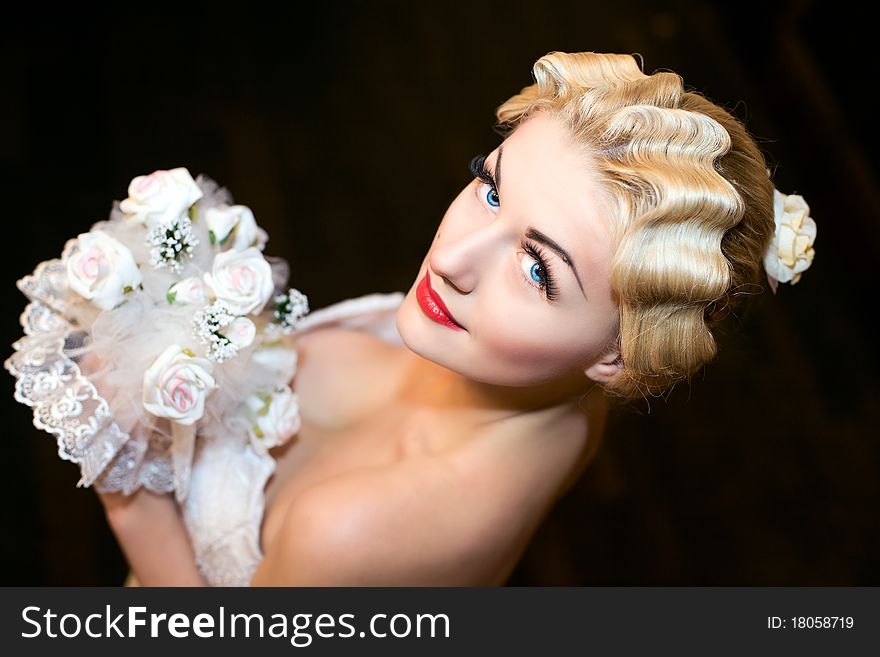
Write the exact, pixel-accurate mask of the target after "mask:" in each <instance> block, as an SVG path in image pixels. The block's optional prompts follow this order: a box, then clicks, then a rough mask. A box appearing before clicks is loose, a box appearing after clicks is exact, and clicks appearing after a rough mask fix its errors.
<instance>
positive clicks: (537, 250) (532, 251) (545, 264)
mask: <svg viewBox="0 0 880 657" xmlns="http://www.w3.org/2000/svg"><path fill="white" fill-rule="evenodd" d="M468 168H469V169H470V172H471V174H472V175H473V176H474V178H477V179H478V180H480V181H481V182H483V183H485V184H486V185H490V186H491V187H492V189H493V190H494V191H495V195H496V196H497V197H498V198H499V204H500V198H501V196H500V195H499V194H498V188H497V187H496V186H495V179H494V178H493V177H492V174H491V173H490V172H489V170H488V169H487V168H486V156H485V155H477V156H476V157H474V158H473V159H471V162H470V165H469V166H468ZM520 246H521V248H522V249H523V251H525V252H526V253H527V254H528V255H529V256H530V257H531V258H533V259H534V260H536V261H537V263H538V264H539V265H540V267H541V270H542V271H543V272H544V283H543V284H541V285H535V284H534V283H533V282H531V281H529V280H528V279H525V276H523V278H524V279H525V280H526V283H528V284H529V285H530V286H531V287H533V288H537V289H539V290H541V291H542V292H543V293H544V296H546V297H547V300H548V301H555V300H556V299H557V298H558V297H559V293H558V292H557V291H556V283H555V278H554V276H553V273H552V271H551V269H550V261H549V260H548V259H547V257H546V255H545V253H544V250H543V249H542V248H541V247H540V246H539V245H537V244H535V243H534V242H530V241H529V240H523V242H522V244H521V245H520Z"/></svg>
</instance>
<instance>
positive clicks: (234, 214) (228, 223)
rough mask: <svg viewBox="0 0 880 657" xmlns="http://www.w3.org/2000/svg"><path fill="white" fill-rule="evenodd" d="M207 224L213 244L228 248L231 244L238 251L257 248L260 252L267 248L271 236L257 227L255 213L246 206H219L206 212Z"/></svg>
mask: <svg viewBox="0 0 880 657" xmlns="http://www.w3.org/2000/svg"><path fill="white" fill-rule="evenodd" d="M205 224H206V225H207V226H208V234H209V235H210V237H211V244H219V245H221V246H226V245H228V244H230V239H231V246H232V248H233V249H234V250H236V251H244V250H245V249H246V248H248V247H251V246H255V247H257V248H258V249H260V251H262V250H263V248H264V247H265V246H266V241H267V240H268V239H269V236H268V235H267V234H266V231H264V230H263V229H262V228H260V227H259V226H257V221H256V219H254V213H253V212H252V211H251V209H250V208H249V207H247V206H246V205H219V206H217V207H214V208H209V209H208V210H206V211H205Z"/></svg>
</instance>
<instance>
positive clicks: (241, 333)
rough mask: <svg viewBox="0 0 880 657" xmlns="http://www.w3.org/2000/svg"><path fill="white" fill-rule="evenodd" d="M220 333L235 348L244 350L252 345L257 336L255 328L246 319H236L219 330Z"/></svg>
mask: <svg viewBox="0 0 880 657" xmlns="http://www.w3.org/2000/svg"><path fill="white" fill-rule="evenodd" d="M221 332H222V333H223V335H224V336H226V337H227V338H228V339H229V340H230V341H231V342H232V343H233V344H234V345H235V346H236V347H238V348H239V349H244V348H245V347H248V346H250V345H251V343H253V341H254V337H256V335H257V327H256V325H255V324H254V323H253V322H252V321H251V320H249V319H248V318H247V317H236V318H235V319H234V320H232V322H230V323H229V325H228V326H226V327H224V328H223V329H221Z"/></svg>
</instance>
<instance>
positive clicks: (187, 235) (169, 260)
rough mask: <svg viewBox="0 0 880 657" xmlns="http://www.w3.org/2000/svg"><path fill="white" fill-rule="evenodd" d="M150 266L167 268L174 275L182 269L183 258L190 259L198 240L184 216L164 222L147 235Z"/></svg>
mask: <svg viewBox="0 0 880 657" xmlns="http://www.w3.org/2000/svg"><path fill="white" fill-rule="evenodd" d="M147 243H148V244H150V245H152V247H153V248H152V249H150V264H151V265H153V267H155V268H156V269H161V268H163V267H169V268H170V269H171V270H172V271H173V272H174V273H180V271H181V270H182V269H183V264H182V263H181V259H182V258H183V256H187V257H189V258H192V256H193V249H194V248H195V247H196V246H198V244H199V239H198V238H197V237H196V236H195V235H194V234H193V232H192V221H191V220H190V218H189V217H188V216H186V215H181V216H180V217H179V218H177V219H172V220H170V221H167V222H164V223H161V224H159V225H158V226H156V227H155V228H153V229H152V230H150V231H149V232H148V233H147Z"/></svg>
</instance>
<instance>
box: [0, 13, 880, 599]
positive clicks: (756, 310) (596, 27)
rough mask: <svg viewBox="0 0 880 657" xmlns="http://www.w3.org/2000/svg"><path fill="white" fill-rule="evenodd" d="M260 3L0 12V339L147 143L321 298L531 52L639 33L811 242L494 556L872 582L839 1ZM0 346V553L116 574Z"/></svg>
mask: <svg viewBox="0 0 880 657" xmlns="http://www.w3.org/2000/svg"><path fill="white" fill-rule="evenodd" d="M251 6H252V7H253V8H252V9H251V10H250V11H248V12H244V11H243V10H241V9H239V10H238V11H236V12H235V13H229V12H227V11H226V10H224V9H221V8H220V5H214V4H207V5H204V6H201V7H199V6H198V5H192V4H187V7H188V8H187V9H181V8H179V7H178V8H175V9H173V10H171V9H169V10H167V11H164V12H163V11H162V10H160V9H158V8H157V6H155V5H149V9H146V8H144V7H141V6H138V7H137V8H136V9H130V10H106V11H105V12H100V11H98V10H91V9H90V10H79V9H77V10H76V11H73V10H70V9H67V10H64V12H62V13H58V11H57V10H51V9H49V8H48V7H43V6H40V7H38V8H35V9H31V10H28V11H26V12H25V13H24V14H20V15H19V16H17V17H8V18H7V19H5V20H4V21H3V23H2V26H0V37H2V40H0V44H2V45H0V76H2V77H0V79H2V91H0V93H2V101H0V167H2V178H0V180H2V185H3V197H2V198H3V206H2V207H3V212H4V217H3V223H2V225H3V227H4V229H5V231H4V233H3V239H2V241H0V244H2V245H3V249H4V255H5V257H4V258H3V259H2V260H3V262H4V267H5V269H4V279H3V280H5V281H6V282H5V284H4V285H5V287H3V288H2V292H0V298H2V300H3V309H4V312H3V315H2V318H3V319H2V322H0V328H2V335H0V338H2V341H3V344H7V345H11V343H12V342H13V341H14V340H15V339H16V338H17V337H18V336H19V335H20V334H21V329H20V326H19V325H18V322H17V320H18V315H19V313H20V312H21V310H22V309H23V308H24V305H25V303H26V301H25V298H24V297H23V296H22V295H21V293H20V292H18V290H17V289H16V288H15V287H14V282H15V280H16V279H18V278H20V277H21V276H23V275H25V274H27V273H30V272H31V271H32V270H33V268H34V266H35V265H36V264H37V263H38V262H40V261H42V260H46V259H49V258H54V257H58V256H59V255H60V253H61V248H62V246H63V244H64V241H65V240H66V239H67V238H69V237H72V236H74V235H75V234H77V233H79V232H84V231H86V230H88V228H89V227H90V226H91V225H92V223H94V222H95V221H98V220H102V219H106V218H107V216H108V214H109V211H110V204H111V201H112V200H113V199H122V198H125V196H126V195H127V185H128V183H129V181H130V180H131V179H132V178H133V177H134V176H136V175H140V174H145V173H149V172H151V171H153V170H155V169H157V168H172V167H176V166H186V167H187V168H188V169H189V170H190V172H192V174H193V175H194V176H195V175H196V174H198V173H205V174H207V175H209V176H211V177H212V178H214V179H215V180H217V181H218V182H219V183H220V184H221V185H224V186H226V187H228V188H229V189H230V190H231V191H232V193H233V194H234V196H235V201H236V202H238V203H244V204H246V205H248V206H250V207H251V208H252V209H253V210H254V213H255V215H256V218H257V220H258V222H259V223H260V224H261V225H262V226H264V227H265V228H266V229H267V231H268V232H269V234H270V236H271V239H270V242H269V246H268V247H267V249H266V253H267V254H273V255H283V256H285V257H286V258H288V259H289V261H290V263H291V267H292V282H293V283H294V284H295V285H296V287H298V288H299V289H301V290H303V291H305V292H306V293H307V294H308V295H309V300H310V303H311V306H312V308H320V307H323V306H325V305H328V304H330V303H333V302H335V301H339V300H341V299H344V298H349V297H353V296H357V295H361V294H366V293H370V292H377V291H379V292H390V291H394V290H402V291H405V290H407V289H408V288H409V286H410V285H411V283H412V278H413V276H414V274H415V272H416V271H417V268H418V265H419V263H420V262H421V259H422V257H423V255H424V253H425V251H426V250H427V248H428V247H429V245H430V242H431V239H432V238H433V235H434V230H435V227H436V225H437V223H438V222H439V221H440V219H441V218H442V216H443V213H444V211H445V209H446V207H447V206H448V204H449V203H450V202H451V201H452V199H453V198H454V197H455V195H456V194H457V193H458V192H459V191H460V189H461V188H462V187H463V186H464V185H466V184H467V183H468V181H469V179H470V176H469V174H468V172H467V163H468V161H469V160H470V158H471V157H472V156H474V155H476V154H478V153H485V152H487V151H488V150H490V149H491V148H494V146H495V145H496V144H497V143H498V139H499V138H498V136H497V135H496V134H495V133H494V132H493V131H492V129H491V125H492V122H493V120H494V115H493V110H494V108H495V107H496V106H497V105H499V104H500V103H501V102H503V101H504V100H505V99H506V98H507V97H509V96H510V95H512V94H513V93H516V92H517V91H519V89H520V88H521V87H523V86H525V85H527V84H529V83H530V82H531V77H530V71H531V66H532V64H533V63H534V61H535V60H536V59H538V58H539V57H540V56H541V55H543V54H546V53H547V52H550V51H552V50H562V51H581V50H592V51H598V52H621V53H640V54H641V55H642V56H643V58H644V68H645V72H646V73H651V72H654V71H656V70H658V69H664V70H673V71H675V72H676V73H679V74H681V75H682V76H683V78H684V80H685V83H686V85H688V86H689V87H692V88H696V89H698V90H700V91H702V92H703V93H704V94H705V95H707V96H708V97H709V98H711V99H713V100H715V101H716V102H718V103H719V104H722V105H724V106H725V107H727V108H728V109H730V110H731V111H733V112H734V113H735V114H736V115H737V116H738V117H739V118H741V119H742V120H744V121H745V122H746V125H747V126H748V127H749V129H750V131H751V132H752V133H753V134H754V135H755V136H756V138H757V139H758V141H759V144H760V145H761V147H762V149H763V150H764V152H765V153H766V155H767V157H768V160H769V163H770V165H771V167H773V168H774V169H775V174H774V180H775V182H776V184H777V186H778V187H779V189H780V190H781V191H783V192H785V193H800V194H803V195H804V197H805V198H806V199H807V202H808V203H809V204H810V206H811V209H812V215H813V217H814V218H815V219H816V221H817V223H818V226H819V229H818V238H817V241H816V253H817V255H816V260H815V263H814V265H813V267H812V268H811V269H810V270H809V271H808V272H807V273H806V274H805V275H804V278H803V280H802V281H801V282H800V283H798V284H797V285H796V286H787V285H784V286H781V287H780V291H779V294H777V295H776V296H774V295H772V294H770V293H769V291H765V293H764V294H762V295H761V296H760V297H757V298H756V299H755V300H754V303H753V304H752V305H751V306H750V307H749V309H748V310H747V311H745V312H744V313H743V314H741V316H740V318H739V321H738V322H734V323H733V324H729V325H728V327H727V329H725V331H724V334H723V335H722V336H721V338H720V342H721V349H720V356H719V358H718V360H717V361H716V362H715V363H713V364H712V365H711V366H709V367H708V368H707V369H706V370H705V372H704V373H702V374H701V375H700V376H698V377H696V379H695V380H694V381H693V383H692V385H690V386H688V385H680V386H678V387H676V388H675V389H674V390H673V392H672V394H670V395H669V397H668V399H666V400H663V399H657V400H653V401H652V403H651V404H650V409H649V408H648V406H647V405H645V404H641V405H638V406H636V407H635V408H634V409H632V410H630V411H627V412H623V413H620V414H618V415H616V416H615V417H614V418H613V420H612V422H611V425H610V427H609V432H608V437H607V439H606V440H605V443H604V444H603V446H602V450H601V452H600V454H599V456H598V458H597V460H596V462H595V463H594V464H593V465H592V466H591V468H590V469H589V470H588V471H587V473H586V474H585V475H584V476H583V478H582V479H581V481H580V482H579V483H578V484H577V485H576V487H575V488H574V489H573V490H572V492H571V493H570V494H569V495H568V496H567V497H566V498H565V499H564V500H563V501H562V502H561V503H560V504H559V505H558V506H557V508H556V509H555V510H554V511H553V512H552V513H551V514H550V516H549V517H548V518H547V520H546V522H545V523H544V524H543V525H542V527H541V529H540V530H539V532H538V534H537V535H536V537H535V539H534V541H533V543H532V545H531V546H530V548H529V550H528V552H527V553H526V555H525V557H524V558H523V560H522V562H521V563H520V564H519V566H518V567H517V569H516V571H515V572H514V574H513V576H512V578H511V579H510V581H509V584H511V585H557V584H569V585H607V584H622V585H628V584H639V585H678V584H685V585H878V584H880V563H878V551H880V541H878V538H880V532H878V520H877V507H878V501H880V495H878V469H880V468H878V460H880V459H878V456H880V450H878V445H877V440H876V438H875V435H876V431H875V430H872V429H871V428H870V427H871V426H873V425H874V424H875V417H876V413H877V408H878V403H880V388H878V384H877V380H876V376H875V373H876V372H877V370H878V368H877V348H876V342H875V340H874V337H872V336H875V335H876V330H875V328H874V325H873V324H871V323H870V322H869V317H871V316H872V314H873V313H872V310H873V306H874V305H875V300H874V292H875V289H876V282H875V271H876V268H877V266H878V254H880V249H878V243H880V222H878V218H880V212H878V208H880V194H878V186H877V178H876V172H877V164H878V163H877V145H878V144H877V137H876V134H877V129H878V123H877V119H876V111H875V110H876V102H875V101H874V98H875V97H876V93H877V92H876V90H877V81H876V70H877V57H876V55H875V54H874V52H873V48H874V45H875V41H876V39H875V36H874V34H873V27H872V24H871V23H870V21H868V20H866V19H865V17H864V16H861V15H860V13H859V10H858V9H857V8H856V5H855V4H852V5H848V4H847V3H842V2H834V3H831V2H825V3H820V2H779V3H755V4H753V5H752V4H748V3H737V4H733V3H730V4H724V3H705V2H684V1H680V2H669V3H658V2H651V1H649V0H630V1H628V2H626V3H606V2H603V3H591V2H584V1H583V0H581V1H566V2H540V3H539V2H496V1H494V0H492V1H489V2H481V3H465V2H461V3H453V2H446V3H442V4H433V3H415V2H410V3H407V2H394V3H392V2H377V3H331V2H323V3H315V4H314V6H310V7H308V8H307V9H306V8H305V7H306V5H305V4H304V5H303V7H304V8H302V9H296V10H294V9H281V7H282V5H281V4H278V5H276V7H277V8H276V10H275V11H270V10H268V9H265V10H260V9H258V8H257V7H256V5H251ZM291 6H293V5H292V4H291ZM11 351H12V350H11V347H8V349H7V352H8V353H11ZM7 355H8V354H7ZM4 357H5V355H4ZM6 376H7V383H6V385H7V388H6V395H5V396H2V395H0V398H3V397H5V399H6V402H5V403H6V404H7V406H6V407H5V409H4V414H3V418H4V420H5V422H4V429H3V432H2V440H3V441H5V445H4V447H5V449H3V450H2V452H0V454H2V458H3V459H4V462H3V463H2V468H3V475H2V477H0V479H2V481H3V484H4V491H3V492H4V496H3V498H2V499H3V504H2V510H3V514H4V517H3V519H2V526H3V527H4V540H3V541H2V556H3V563H4V564H5V567H4V568H3V569H2V573H3V575H2V577H3V583H4V584H24V585H44V584H55V585H91V584H99V585H101V584H106V585H113V584H119V583H121V582H122V580H123V578H124V576H125V573H126V566H125V562H124V560H123V559H122V556H121V554H120V552H119V550H118V547H117V545H116V542H115V540H114V538H113V535H112V534H111V533H110V531H109V529H108V528H107V526H106V523H105V521H104V517H103V513H102V510H101V507H100V504H99V502H98V500H97V498H96V497H95V495H94V493H93V492H92V491H91V490H88V489H76V488H75V484H76V481H77V480H78V469H77V467H76V466H74V465H72V464H70V463H68V462H63V461H61V460H60V459H59V458H58V456H57V454H56V448H55V444H54V439H53V438H52V437H50V436H49V435H48V434H45V433H43V432H39V431H37V430H36V429H34V428H33V426H32V425H31V413H30V410H29V409H27V408H25V407H24V406H22V405H20V404H18V403H16V402H14V401H13V399H12V391H13V379H12V378H11V377H9V376H8V375H6Z"/></svg>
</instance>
